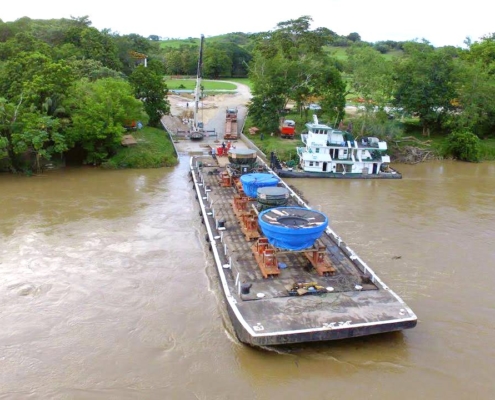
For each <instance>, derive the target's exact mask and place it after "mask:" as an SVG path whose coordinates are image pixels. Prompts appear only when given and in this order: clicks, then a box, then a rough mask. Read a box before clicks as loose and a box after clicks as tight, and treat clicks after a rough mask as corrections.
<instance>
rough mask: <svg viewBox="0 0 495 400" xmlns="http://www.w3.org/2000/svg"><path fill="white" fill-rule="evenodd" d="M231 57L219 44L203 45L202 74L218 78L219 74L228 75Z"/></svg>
mask: <svg viewBox="0 0 495 400" xmlns="http://www.w3.org/2000/svg"><path fill="white" fill-rule="evenodd" d="M231 71H232V59H231V58H230V57H229V55H228V54H227V52H226V51H225V49H224V48H222V46H221V45H219V44H216V43H213V44H209V45H207V46H205V50H204V59H203V75H204V76H205V77H208V78H213V79H218V78H220V77H221V76H230V74H231Z"/></svg>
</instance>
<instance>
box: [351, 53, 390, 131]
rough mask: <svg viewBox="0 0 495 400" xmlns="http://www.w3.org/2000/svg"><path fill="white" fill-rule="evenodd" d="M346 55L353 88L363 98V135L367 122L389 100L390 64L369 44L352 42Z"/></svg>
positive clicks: (373, 118) (375, 116)
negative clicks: (353, 43) (362, 44)
mask: <svg viewBox="0 0 495 400" xmlns="http://www.w3.org/2000/svg"><path fill="white" fill-rule="evenodd" d="M347 54H348V60H347V72H348V73H349V74H350V75H351V76H352V79H351V83H350V85H351V88H352V91H353V92H354V93H355V94H356V95H358V96H359V97H360V98H362V99H363V100H364V103H363V104H364V115H363V118H362V119H363V120H362V122H363V123H362V125H361V134H363V133H364V130H365V128H366V125H367V122H368V121H370V122H371V120H376V118H377V117H380V115H382V113H380V111H382V112H383V110H384V109H385V107H386V106H387V105H388V104H390V101H391V100H392V93H393V84H394V82H393V79H392V75H393V65H392V63H391V62H390V61H387V60H385V59H384V58H383V57H382V56H381V54H380V53H379V52H378V51H377V50H375V49H373V48H372V47H369V46H360V45H353V46H351V47H350V48H349V49H348V50H347ZM377 111H378V112H377Z"/></svg>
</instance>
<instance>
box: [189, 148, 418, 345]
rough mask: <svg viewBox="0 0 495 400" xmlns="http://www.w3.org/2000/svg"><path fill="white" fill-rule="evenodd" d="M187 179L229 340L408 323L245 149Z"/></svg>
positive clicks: (199, 167) (275, 340)
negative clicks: (226, 317)
mask: <svg viewBox="0 0 495 400" xmlns="http://www.w3.org/2000/svg"><path fill="white" fill-rule="evenodd" d="M228 160H229V162H228V163H227V162H226V160H225V159H224V158H222V160H221V162H220V163H219V161H220V160H219V159H218V158H214V157H211V156H206V155H203V156H193V157H191V158H190V175H191V177H192V181H193V188H194V190H195V191H196V195H197V199H198V202H199V207H200V215H201V218H202V220H203V222H204V224H205V227H206V231H207V234H206V237H205V238H206V241H207V242H208V246H209V248H210V250H211V252H212V253H213V257H214V260H215V265H216V270H217V273H218V279H219V283H220V286H221V290H222V293H223V296H224V299H225V303H226V307H227V311H228V314H229V317H230V320H231V322H232V327H233V331H234V332H235V335H236V336H237V338H238V339H239V340H240V341H241V342H243V343H246V344H249V345H252V346H276V345H287V344H295V343H306V342H316V341H329V340H337V339H344V338H352V337H359V336H365V335H372V334H378V333H382V332H391V331H399V330H403V329H408V328H413V327H414V326H416V323H417V317H416V315H415V314H414V312H413V311H412V310H411V309H410V308H409V307H408V306H407V305H406V304H405V302H404V301H403V300H402V299H401V298H400V297H399V296H398V295H397V294H395V293H394V292H393V291H392V290H391V289H390V288H389V287H388V286H387V285H386V284H385V283H383V282H382V280H381V279H380V278H379V277H378V276H377V274H376V273H375V272H374V271H373V270H372V269H371V268H370V267H369V266H368V265H367V264H366V263H365V262H364V261H363V260H362V259H361V258H360V257H359V256H358V255H357V254H356V253H355V252H354V251H353V250H352V249H351V248H350V247H349V246H348V245H347V244H346V243H345V242H344V241H343V240H342V238H341V237H340V236H338V235H337V233H335V232H334V231H333V230H332V229H331V228H330V227H329V224H330V222H329V218H328V217H327V216H326V215H324V214H323V213H321V212H319V211H316V210H313V209H312V208H311V207H309V205H308V204H307V203H306V202H305V201H304V200H303V199H302V198H301V197H300V196H299V195H298V194H297V193H296V192H295V191H294V190H292V189H291V187H289V186H288V185H287V184H286V183H285V182H284V181H283V180H282V179H281V178H280V177H279V176H278V175H277V174H275V172H274V171H273V170H272V169H270V168H269V167H268V166H267V165H266V164H265V163H264V162H263V161H262V160H261V159H260V158H259V157H257V154H256V151H255V150H251V149H234V148H231V149H229V150H228Z"/></svg>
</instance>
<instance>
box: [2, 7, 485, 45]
mask: <svg viewBox="0 0 495 400" xmlns="http://www.w3.org/2000/svg"><path fill="white" fill-rule="evenodd" d="M494 11H495V1H493V0H470V1H462V2H461V1H460V0H413V1H411V0H375V1H373V0H307V1H304V0H303V1H300V0H292V1H280V0H249V1H246V2H241V1H228V0H222V1H220V0H204V1H197V0H187V1H180V0H179V1H170V0H163V1H161V2H159V1H152V0H139V1H133V2H130V1H129V2H127V1H120V2H114V1H108V0H107V1H105V0H83V1H77V0H66V1H61V0H44V1H40V0H17V1H9V2H6V4H4V5H3V6H2V7H1V9H0V19H2V20H3V21H4V22H7V21H15V20H16V19H18V18H21V17H24V16H27V17H29V18H32V19H50V18H70V17H71V16H75V17H80V16H84V15H88V16H89V19H90V20H91V21H92V23H93V26H94V27H96V28H98V29H103V28H109V29H110V30H111V31H113V32H117V33H120V34H128V33H138V34H140V35H142V36H145V37H147V36H149V35H158V36H162V37H165V38H187V37H199V36H200V35H201V34H204V35H205V37H208V36H215V35H219V34H224V33H230V32H245V33H249V32H261V31H266V30H272V29H274V28H275V26H276V24H277V23H279V22H282V21H287V20H290V19H296V18H299V17H301V16H303V15H309V16H311V17H312V18H313V25H312V26H311V29H315V28H318V27H326V28H328V29H331V30H333V31H334V32H336V33H338V34H339V35H347V34H349V33H351V32H358V33H359V34H360V35H361V38H362V39H363V40H365V41H368V42H375V41H379V40H396V41H403V40H414V39H423V38H424V39H426V40H428V41H430V42H431V43H432V44H433V45H435V46H444V45H454V46H462V45H463V41H464V40H465V38H466V37H467V36H469V37H470V38H471V39H472V40H473V41H476V40H478V39H479V38H480V37H481V36H484V35H487V34H490V33H492V32H495V18H494V15H495V13H494Z"/></svg>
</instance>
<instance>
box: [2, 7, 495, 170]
mask: <svg viewBox="0 0 495 400" xmlns="http://www.w3.org/2000/svg"><path fill="white" fill-rule="evenodd" d="M311 22H312V21H311V18H310V17H308V16H302V17H300V18H298V19H295V20H290V21H284V22H280V23H279V24H278V25H277V27H276V28H275V29H274V30H273V31H269V32H259V33H256V34H244V33H239V32H238V33H230V34H226V35H222V36H217V37H214V38H207V41H206V45H205V50H204V68H203V74H204V77H205V78H211V79H217V78H232V77H248V78H249V79H250V81H251V83H252V87H253V95H254V97H253V99H252V102H251V104H250V106H249V110H250V116H251V118H252V119H253V120H254V121H255V123H256V125H258V126H259V127H260V128H262V129H263V130H265V131H267V132H270V131H276V130H277V125H278V121H279V118H280V117H282V116H283V115H284V112H286V110H287V106H288V104H294V105H295V109H296V110H298V112H299V113H300V114H301V115H304V116H305V117H307V109H308V105H309V104H311V103H318V105H319V107H321V109H318V110H317V111H316V112H317V113H318V114H319V116H320V117H321V118H323V119H327V120H328V121H331V122H332V123H338V122H339V121H341V120H342V119H344V118H345V112H344V108H345V105H346V103H348V102H349V101H351V100H352V101H354V102H357V103H358V104H359V105H360V109H361V110H362V112H361V113H360V114H359V116H358V117H356V120H355V122H356V126H357V127H358V129H359V133H361V134H373V135H376V136H385V137H387V138H391V137H394V136H397V135H400V134H401V132H400V128H399V127H398V124H397V121H398V118H399V117H400V118H403V117H404V116H412V117H414V118H416V120H417V121H419V124H420V126H421V129H422V131H423V134H424V135H425V136H429V135H430V133H431V132H435V133H438V132H440V133H441V134H443V135H445V136H447V137H448V143H449V146H450V148H449V151H450V154H452V155H453V156H455V157H457V158H459V159H464V160H469V161H477V160H479V158H480V154H479V141H480V138H481V139H484V138H490V137H492V138H493V137H494V128H495V36H494V35H487V36H486V37H484V38H481V39H480V40H479V41H475V42H471V41H470V40H466V46H465V47H463V48H458V47H451V46H448V47H441V48H435V47H434V46H432V45H431V44H430V43H428V42H427V41H411V42H395V41H383V42H378V43H367V42H364V41H362V40H361V37H360V35H359V33H357V32H353V33H351V34H349V35H347V36H340V35H338V34H337V33H335V32H333V31H331V30H330V29H328V28H317V29H313V30H312V29H310V25H311ZM198 51H199V42H198V40H197V39H194V38H189V39H184V40H160V38H159V37H158V36H157V35H151V36H149V37H147V38H145V37H142V36H140V35H137V34H129V35H119V34H117V33H113V32H111V31H109V30H102V31H99V30H97V29H96V28H94V27H92V26H91V21H89V20H88V18H87V17H80V18H70V19H57V20H32V19H29V18H21V19H18V20H16V21H14V22H3V21H1V20H0V170H10V171H19V170H25V169H29V168H35V169H39V168H40V163H41V162H42V160H49V159H51V158H52V157H61V156H63V157H64V158H65V160H67V161H70V160H74V161H78V162H81V163H88V164H94V165H98V164H100V163H102V162H104V161H105V160H106V159H108V157H109V156H111V155H112V154H113V153H114V152H115V151H116V149H117V148H118V146H119V145H120V140H121V138H122V135H123V134H124V132H125V131H126V129H128V128H129V126H131V125H133V124H134V123H135V121H141V122H142V123H143V124H145V125H146V124H149V125H151V126H158V125H159V122H160V118H161V116H162V115H164V114H166V113H168V112H169V104H168V101H167V99H166V93H167V87H166V85H165V83H164V79H163V77H164V75H186V76H194V75H195V74H196V68H197V60H198Z"/></svg>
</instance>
